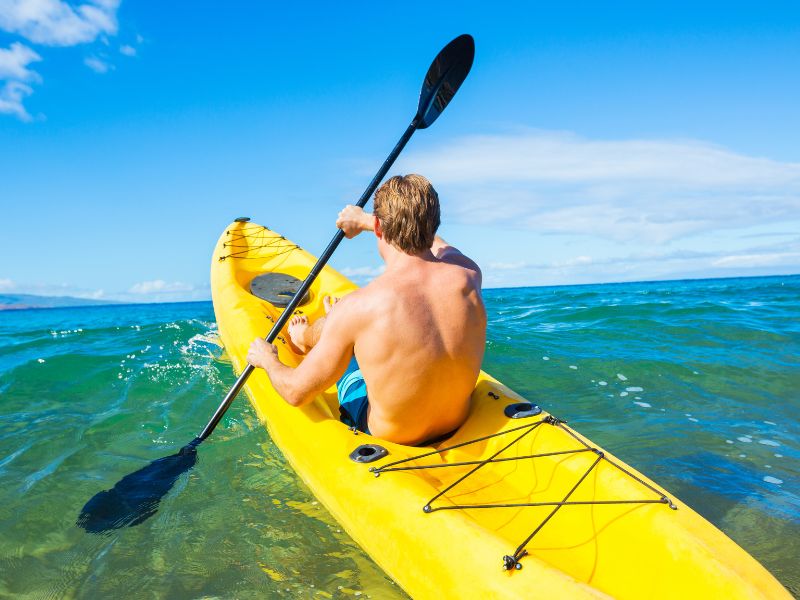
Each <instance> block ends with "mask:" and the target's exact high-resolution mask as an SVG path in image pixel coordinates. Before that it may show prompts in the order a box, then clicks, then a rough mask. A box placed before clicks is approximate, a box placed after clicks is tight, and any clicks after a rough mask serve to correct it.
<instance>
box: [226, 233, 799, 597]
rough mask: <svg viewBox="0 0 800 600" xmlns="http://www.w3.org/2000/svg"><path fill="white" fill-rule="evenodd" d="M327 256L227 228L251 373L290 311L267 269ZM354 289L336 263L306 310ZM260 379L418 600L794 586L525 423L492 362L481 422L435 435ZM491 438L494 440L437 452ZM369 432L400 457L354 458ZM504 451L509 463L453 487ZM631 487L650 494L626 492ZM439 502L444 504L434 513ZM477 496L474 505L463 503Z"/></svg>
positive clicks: (240, 339) (308, 475)
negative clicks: (409, 436)
mask: <svg viewBox="0 0 800 600" xmlns="http://www.w3.org/2000/svg"><path fill="white" fill-rule="evenodd" d="M315 262H316V258H315V257H314V256H313V255H311V254H309V253H308V252H306V251H304V250H302V249H301V248H300V247H298V246H297V245H295V244H294V243H292V242H291V241H289V240H286V239H285V238H283V237H282V236H280V234H277V233H275V232H273V231H271V230H269V229H267V228H266V227H262V226H260V225H256V224H254V223H248V222H234V223H232V224H231V225H230V226H229V227H228V228H227V229H226V230H225V232H223V234H222V235H221V237H220V239H219V241H218V243H217V246H216V248H215V250H214V256H213V258H212V266H211V289H212V297H213V301H214V310H215V313H216V319H217V323H218V327H219V333H220V337H221V339H222V342H223V344H224V346H225V348H226V350H227V353H228V355H229V357H230V360H231V362H232V365H233V368H234V370H235V371H236V373H237V374H238V373H240V372H241V371H242V370H243V369H244V367H245V366H246V358H245V357H246V354H247V349H248V347H249V345H250V343H251V342H252V341H253V340H254V339H255V338H256V337H265V336H266V334H267V333H268V332H269V330H270V328H271V326H272V324H273V322H274V321H275V320H276V319H277V318H278V316H279V314H280V312H281V310H282V309H281V308H277V307H275V306H273V305H272V304H270V303H269V302H267V301H265V300H262V299H260V298H258V297H256V296H255V295H253V294H251V293H250V282H251V281H252V280H253V279H254V278H255V277H257V276H259V275H262V274H264V273H283V274H286V275H290V276H293V277H296V278H298V279H301V280H302V279H304V278H305V276H306V275H307V274H308V272H309V271H310V269H311V267H312V266H313V265H314V263H315ZM355 289H356V286H355V285H354V284H353V283H352V282H351V281H349V280H348V279H347V278H346V277H344V276H343V275H341V274H340V273H338V272H337V271H335V270H334V269H332V268H331V267H326V268H325V269H323V271H322V272H321V273H320V275H319V277H318V278H317V280H316V281H315V282H314V284H313V285H312V286H311V289H310V293H309V297H308V299H307V301H306V302H305V303H304V304H303V305H301V306H300V307H299V308H298V310H299V311H302V313H303V314H305V315H306V316H308V317H309V319H311V320H312V321H313V320H314V319H316V318H319V317H320V316H322V315H323V307H322V298H323V296H324V295H328V294H330V295H334V296H339V297H341V296H344V295H346V294H348V293H350V292H352V291H353V290H355ZM285 335H286V333H285V332H282V334H281V335H280V336H279V338H278V339H277V340H276V342H275V344H276V346H277V347H278V353H279V357H280V358H281V360H282V361H283V362H284V364H287V365H290V366H296V365H297V364H299V362H300V361H301V360H302V357H300V356H297V355H295V354H294V353H293V352H292V351H291V349H290V348H289V346H288V345H287V344H286V340H285V337H284V336H285ZM245 390H246V393H247V395H248V397H249V399H250V401H251V403H252V405H253V407H254V408H255V410H256V412H257V414H258V417H259V419H260V420H261V421H262V422H263V423H264V425H265V426H266V428H267V430H268V432H269V434H270V436H271V438H272V439H273V441H274V442H275V444H276V445H277V446H278V448H280V450H281V451H282V452H283V454H284V456H285V457H286V458H287V460H288V461H289V463H290V464H291V466H292V467H293V469H294V470H295V471H296V472H297V474H298V475H299V476H300V477H301V478H302V479H303V481H304V482H305V483H306V485H308V487H309V488H310V489H311V490H312V492H313V493H314V495H315V496H316V497H317V498H318V499H319V500H320V502H321V503H322V504H323V505H324V506H325V507H326V508H327V509H328V511H330V513H331V514H332V515H333V516H334V518H336V520H337V521H338V522H339V523H341V525H342V526H343V528H344V529H345V530H346V531H347V533H348V534H349V535H350V536H351V537H352V538H353V539H354V540H355V541H356V542H357V543H358V544H359V545H360V546H361V547H362V548H363V549H364V550H365V551H366V552H367V553H368V554H369V555H370V556H371V557H372V558H373V560H375V562H376V563H377V564H378V565H379V566H380V567H381V568H382V569H383V570H384V571H385V572H386V573H387V574H388V575H389V576H390V577H392V579H394V580H395V581H396V582H397V583H398V584H399V585H400V586H401V587H402V588H403V589H404V590H405V591H406V592H408V593H409V594H410V595H411V596H412V597H414V598H441V597H443V596H444V597H453V598H468V597H482V598H607V597H614V598H677V597H680V598H687V597H698V598H699V597H703V598H723V597H724V598H789V597H790V596H789V594H788V592H787V591H786V590H785V589H784V588H783V587H782V586H781V585H780V583H778V581H777V580H776V579H775V578H774V577H773V576H772V575H771V574H770V573H769V572H768V571H767V570H766V569H764V568H763V567H762V566H761V565H760V564H759V563H758V562H757V561H756V560H755V559H754V558H752V557H751V556H750V555H748V554H747V553H746V552H745V551H744V550H742V549H741V548H740V547H739V546H737V545H736V544H735V543H734V542H733V541H732V540H730V539H729V538H728V537H727V536H725V535H724V534H723V533H722V532H721V531H719V530H718V529H717V528H716V527H714V526H713V525H711V524H710V523H709V522H708V521H706V520H705V519H703V518H702V517H701V516H700V515H698V514H697V513H696V512H694V511H693V510H692V509H691V508H689V507H688V506H686V505H685V504H683V503H682V502H680V501H679V500H677V499H676V498H674V497H673V496H671V495H670V494H669V493H668V492H666V491H665V490H663V489H662V488H660V487H659V486H658V485H657V484H656V483H654V482H652V481H650V480H649V479H648V478H646V477H645V476H644V475H642V474H641V473H639V472H637V471H636V470H635V469H633V468H632V467H629V466H628V465H626V464H625V463H623V462H622V461H620V460H619V459H617V458H615V457H613V455H611V454H609V453H608V452H606V451H604V450H603V449H602V448H599V447H598V446H596V445H595V444H593V443H592V442H591V441H589V440H587V439H586V438H583V437H582V436H580V434H578V433H577V432H575V431H574V430H572V429H570V428H569V427H567V426H566V425H564V424H563V423H560V422H558V420H553V421H548V422H542V423H541V424H540V425H537V426H536V427H530V428H528V429H525V428H524V426H525V425H526V424H530V425H533V424H536V423H539V422H540V421H542V420H543V419H547V418H548V416H549V415H548V414H547V413H546V412H542V413H541V414H539V415H535V416H532V417H529V418H527V419H513V418H509V417H508V416H506V414H505V410H506V408H507V407H508V405H510V404H514V403H520V402H525V399H524V398H522V397H521V396H519V395H518V394H516V393H515V392H513V391H512V390H510V389H509V388H508V387H506V386H504V385H503V384H502V383H500V382H498V381H497V380H496V379H494V378H493V377H491V376H490V375H488V374H486V373H484V372H481V374H480V376H479V378H478V381H477V382H476V387H475V391H474V393H473V395H472V402H471V409H470V414H469V417H468V419H467V421H466V423H465V424H464V425H463V426H462V427H461V428H460V429H459V430H458V431H457V432H456V433H455V434H454V435H453V436H452V437H451V438H450V439H448V440H446V441H444V442H442V443H440V444H439V445H438V446H437V447H435V448H434V447H426V448H418V447H409V446H403V445H399V444H393V443H391V442H386V441H383V440H379V439H377V438H374V437H372V436H369V435H365V434H363V433H358V434H355V433H354V432H352V431H350V430H348V428H347V427H346V426H345V425H344V424H342V423H341V422H339V420H338V410H337V400H336V390H335V387H332V388H331V389H329V390H326V391H325V392H324V393H323V394H321V395H320V396H319V397H317V398H316V399H315V400H314V401H313V402H312V403H310V404H309V405H306V406H304V407H301V408H294V407H291V406H289V405H288V404H287V403H286V402H285V401H284V400H283V399H282V398H281V397H280V396H279V395H278V394H277V393H276V392H275V390H274V389H273V388H272V386H271V384H270V381H269V378H268V377H267V375H266V373H264V372H263V371H262V370H260V369H257V370H256V371H255V372H254V373H253V375H252V376H251V377H250V379H249V380H248V382H247V385H246V386H245ZM520 427H523V429H516V430H515V431H512V430H514V429H515V428H520ZM522 433H524V434H525V435H522V436H521V437H520V439H519V440H518V441H516V442H514V440H515V439H516V438H517V437H519V436H520V434H522ZM486 436H493V437H489V438H488V439H485V440H482V441H479V442H476V443H471V444H466V445H463V446H461V447H458V448H454V449H452V450H447V451H444V452H436V450H441V449H443V448H447V447H451V446H455V445H458V444H462V443H465V442H469V441H470V440H474V439H476V438H482V437H486ZM512 442H513V443H512ZM362 444H379V445H380V446H382V447H384V448H385V449H386V450H388V456H386V457H385V458H382V459H380V460H377V461H375V462H373V463H370V464H364V463H359V462H354V461H353V460H351V459H350V458H349V456H350V455H351V453H353V451H354V450H356V449H357V448H358V447H359V446H360V445H362ZM506 446H508V447H507V448H505V449H503V448H504V447H506ZM498 452H499V454H498ZM425 453H433V454H431V456H428V457H426V458H419V459H415V460H411V461H409V462H407V463H404V464H403V465H398V466H409V465H410V466H426V465H427V466H429V467H430V465H436V467H435V468H424V469H418V470H404V471H392V470H387V471H384V472H381V473H380V476H379V477H376V474H375V473H374V472H372V471H371V470H370V468H371V467H377V468H379V469H380V468H381V467H382V466H385V465H387V464H389V463H393V462H396V461H400V460H404V459H414V457H418V456H420V455H422V454H425ZM556 453H557V454H556ZM495 454H497V456H496V459H495V460H494V461H492V462H487V463H486V464H484V465H483V466H481V467H480V468H478V470H476V471H475V472H474V473H472V474H470V475H468V476H467V477H466V479H464V481H462V482H461V483H459V484H457V485H456V486H455V487H452V488H451V489H449V490H447V488H448V486H450V485H451V484H452V483H453V482H455V481H457V480H458V479H459V478H460V477H462V476H464V475H466V474H468V473H469V472H470V471H472V470H473V469H474V468H475V467H476V466H478V465H479V464H480V463H481V462H482V461H486V460H487V459H489V458H490V457H492V456H493V455H495ZM542 454H544V455H545V456H538V457H537V458H521V457H530V456H533V455H542ZM512 458H514V459H515V460H508V459H512ZM500 459H502V460H500ZM455 463H469V464H467V465H463V464H458V465H457V464H455ZM573 488H574V489H573ZM443 490H447V491H445V493H444V494H443V495H441V496H440V497H439V498H437V499H436V500H435V501H434V502H432V503H430V501H431V499H432V498H434V497H435V496H436V495H437V494H439V493H440V492H442V491H443ZM565 496H567V497H568V499H569V502H572V503H573V504H570V505H567V506H563V507H560V508H558V509H557V510H555V512H554V513H553V514H552V515H551V516H550V517H549V519H548V515H550V513H551V512H553V510H554V509H555V508H556V505H554V504H553V503H556V502H560V501H562V500H563V499H564V498H565ZM662 496H663V497H664V498H666V499H667V500H663V501H662ZM622 500H625V501H630V500H633V501H641V500H646V501H647V503H642V502H632V503H626V504H621V503H616V502H618V501H622ZM669 502H672V503H674V506H675V507H676V510H673V509H671V508H670V506H669ZM429 503H430V506H431V507H432V508H433V510H432V511H431V512H425V511H424V510H423V508H424V507H426V506H428V505H429ZM498 504H503V505H506V506H504V507H497V505H498ZM520 504H526V506H519V505H520ZM529 504H539V506H527V505H529ZM465 505H469V506H472V507H473V508H455V507H457V506H465ZM489 506H493V507H494V508H488V507H489ZM478 507H480V508H478ZM545 519H548V520H546V521H545V523H544V524H543V525H542V526H541V528H540V529H539V530H538V531H537V532H536V534H535V535H534V536H533V538H532V539H531V540H530V541H529V542H528V543H527V545H526V546H525V550H526V551H527V555H526V556H524V557H522V558H521V559H520V562H519V565H520V566H521V567H522V568H520V569H516V568H511V569H509V570H504V569H503V557H504V556H511V555H513V554H514V551H515V550H516V549H517V547H518V546H519V545H520V544H521V543H522V542H523V541H524V540H525V539H526V538H527V537H528V536H529V535H530V534H531V533H532V532H533V531H534V530H535V529H537V527H539V525H540V524H541V523H542V521H543V520H545Z"/></svg>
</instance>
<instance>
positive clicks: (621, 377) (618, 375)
mask: <svg viewBox="0 0 800 600" xmlns="http://www.w3.org/2000/svg"><path fill="white" fill-rule="evenodd" d="M617 379H619V380H620V381H628V378H627V377H625V375H623V374H622V373H617Z"/></svg>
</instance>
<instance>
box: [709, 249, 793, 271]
mask: <svg viewBox="0 0 800 600" xmlns="http://www.w3.org/2000/svg"><path fill="white" fill-rule="evenodd" d="M711 264H712V265H713V266H715V267H724V268H728V269H730V268H741V267H748V268H749V267H780V266H796V265H798V264H800V252H772V253H764V254H734V255H730V256H723V257H722V258H720V259H717V260H715V261H714V262H713V263H711Z"/></svg>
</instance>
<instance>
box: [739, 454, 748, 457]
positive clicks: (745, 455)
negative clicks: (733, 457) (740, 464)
mask: <svg viewBox="0 0 800 600" xmlns="http://www.w3.org/2000/svg"><path fill="white" fill-rule="evenodd" d="M739 458H747V454H740V455H739Z"/></svg>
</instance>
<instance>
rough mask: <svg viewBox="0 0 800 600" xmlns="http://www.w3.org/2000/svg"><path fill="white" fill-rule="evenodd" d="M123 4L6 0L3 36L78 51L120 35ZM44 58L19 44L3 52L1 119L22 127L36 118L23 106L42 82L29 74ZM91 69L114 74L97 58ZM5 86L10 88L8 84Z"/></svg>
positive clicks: (0, 15) (1, 12) (0, 19)
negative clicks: (119, 13)
mask: <svg viewBox="0 0 800 600" xmlns="http://www.w3.org/2000/svg"><path fill="white" fill-rule="evenodd" d="M119 2H120V0H88V1H87V2H84V3H82V4H75V3H74V2H72V3H71V2H65V1H63V0H0V30H3V31H6V32H8V33H12V34H18V35H21V36H22V37H24V38H27V39H28V40H29V41H31V42H33V43H36V44H43V45H46V46H74V45H76V44H84V43H88V42H93V41H95V40H96V39H97V38H98V37H100V39H101V40H103V41H105V42H107V39H106V38H105V36H107V35H116V33H117V9H118V8H119ZM40 60H42V58H41V56H39V54H38V53H37V52H35V51H33V50H32V49H31V48H29V47H28V46H25V45H23V44H21V43H19V42H14V43H13V44H11V46H10V47H9V48H7V49H3V48H0V86H1V87H0V114H10V115H15V116H16V117H17V118H19V119H20V120H22V121H32V120H33V118H32V117H31V115H30V114H29V113H28V111H27V110H26V109H25V106H24V105H23V100H24V99H25V98H26V97H27V96H29V95H30V94H32V93H33V88H31V86H30V85H28V84H29V83H30V82H39V81H41V77H40V76H39V74H38V73H36V72H35V71H32V70H31V69H29V68H28V65H29V64H30V63H32V62H36V61H40ZM84 62H85V63H86V65H87V66H88V67H89V68H91V69H93V70H94V71H96V72H97V73H105V72H107V71H108V70H109V69H111V68H113V66H112V65H110V64H109V63H108V62H106V61H103V60H100V59H99V58H96V57H90V58H87V59H86V60H85V61H84ZM4 80H5V83H3V81H4Z"/></svg>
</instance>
